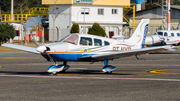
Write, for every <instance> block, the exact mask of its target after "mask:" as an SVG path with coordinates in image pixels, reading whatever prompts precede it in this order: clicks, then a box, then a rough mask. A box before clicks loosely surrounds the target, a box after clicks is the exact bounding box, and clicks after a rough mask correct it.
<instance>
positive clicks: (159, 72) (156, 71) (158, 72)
mask: <svg viewBox="0 0 180 101" xmlns="http://www.w3.org/2000/svg"><path fill="white" fill-rule="evenodd" d="M177 70H180V69H164V70H154V71H149V72H150V73H157V74H180V73H169V72H161V71H177Z"/></svg>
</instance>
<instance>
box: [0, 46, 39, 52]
mask: <svg viewBox="0 0 180 101" xmlns="http://www.w3.org/2000/svg"><path fill="white" fill-rule="evenodd" d="M2 46H3V47H8V48H13V49H17V50H22V51H26V52H30V53H35V54H40V53H39V52H38V51H36V48H33V47H27V46H21V45H15V44H8V43H7V44H2Z"/></svg>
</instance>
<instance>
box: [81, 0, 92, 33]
mask: <svg viewBox="0 0 180 101" xmlns="http://www.w3.org/2000/svg"><path fill="white" fill-rule="evenodd" d="M92 3H93V2H92ZM88 5H89V3H88V4H87V5H86V6H85V8H84V27H83V32H84V34H85V33H86V30H85V10H86V7H87V6H88Z"/></svg>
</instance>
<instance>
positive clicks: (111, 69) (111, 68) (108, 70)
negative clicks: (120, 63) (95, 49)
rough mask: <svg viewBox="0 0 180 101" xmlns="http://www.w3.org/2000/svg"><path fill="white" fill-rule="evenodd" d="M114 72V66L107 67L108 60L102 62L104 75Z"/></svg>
mask: <svg viewBox="0 0 180 101" xmlns="http://www.w3.org/2000/svg"><path fill="white" fill-rule="evenodd" d="M114 70H116V67H115V66H111V65H108V59H105V60H104V67H103V68H102V71H103V72H105V73H106V74H111V73H112V71H114Z"/></svg>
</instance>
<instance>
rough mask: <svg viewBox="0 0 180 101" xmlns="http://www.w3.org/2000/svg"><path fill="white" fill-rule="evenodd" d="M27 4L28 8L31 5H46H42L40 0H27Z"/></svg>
mask: <svg viewBox="0 0 180 101" xmlns="http://www.w3.org/2000/svg"><path fill="white" fill-rule="evenodd" d="M27 5H28V7H29V8H32V7H47V6H46V5H42V0H28V2H27Z"/></svg>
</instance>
